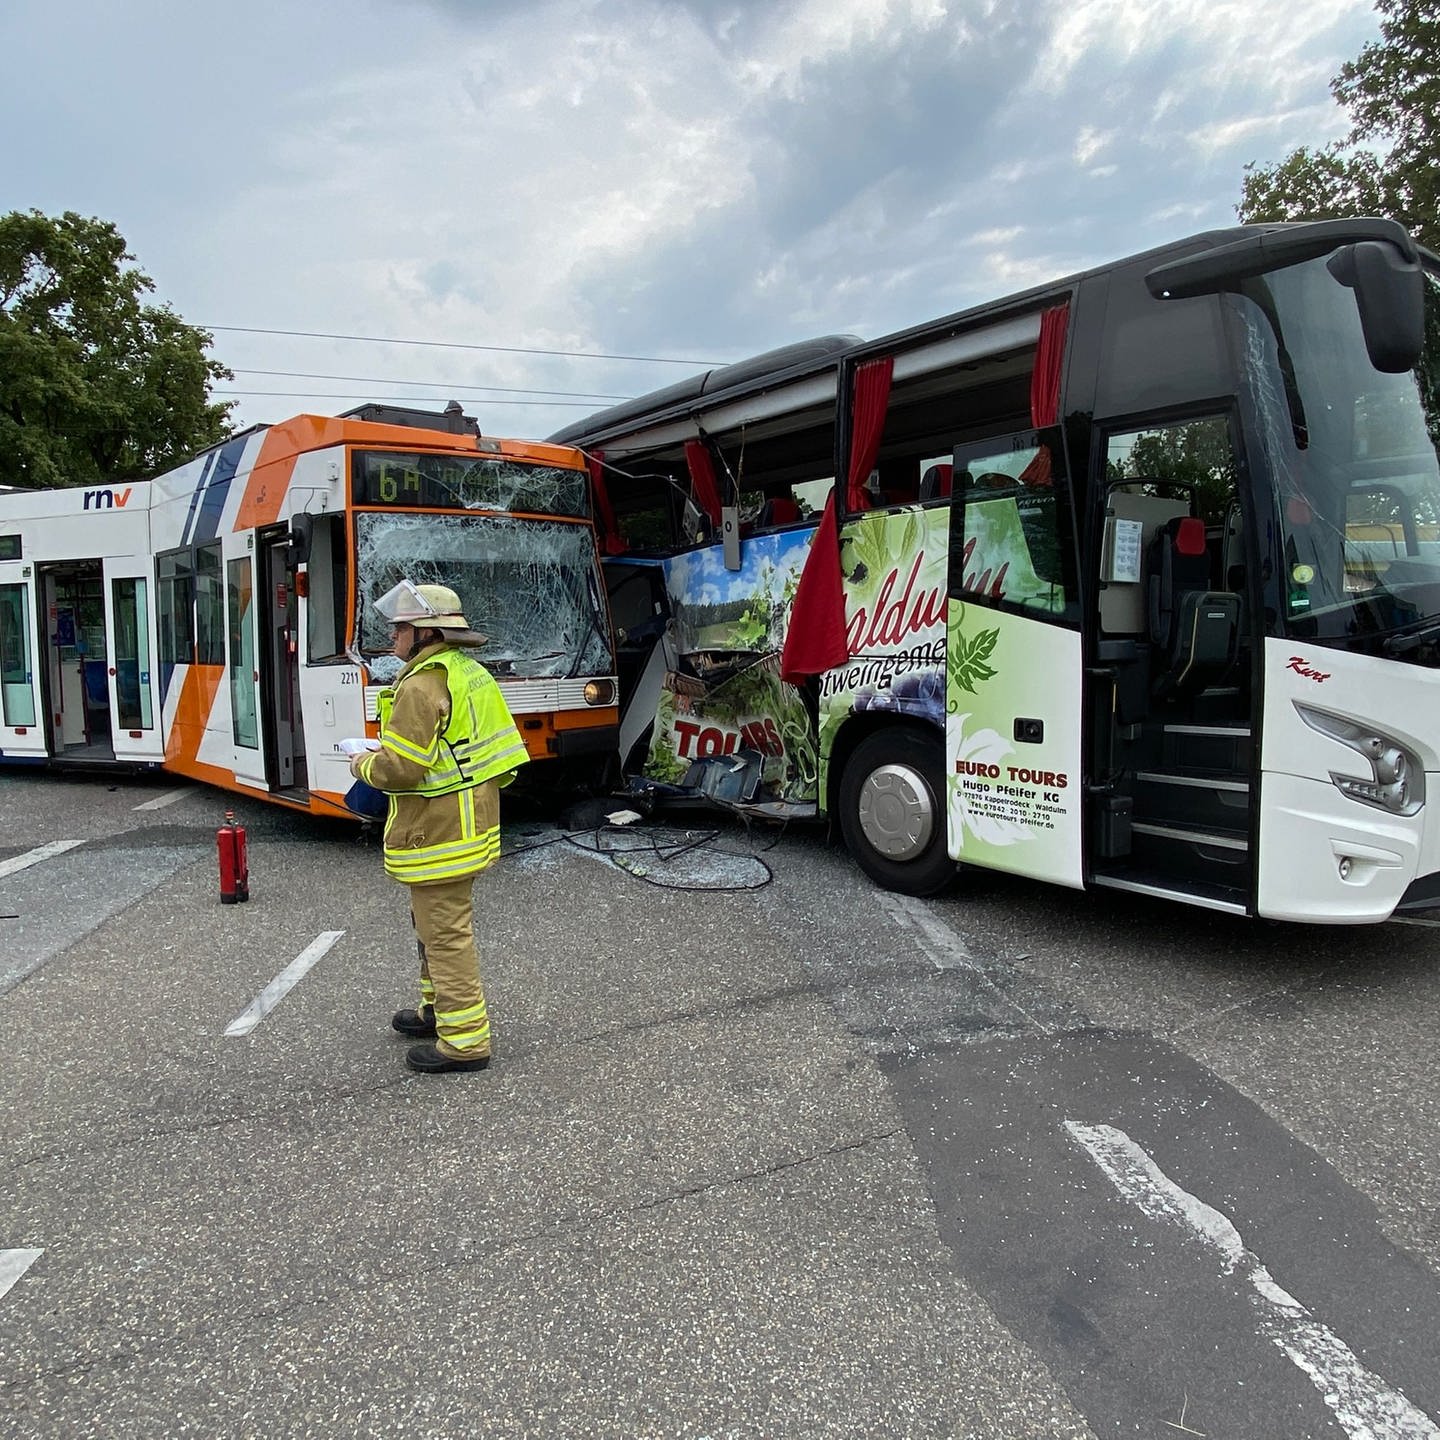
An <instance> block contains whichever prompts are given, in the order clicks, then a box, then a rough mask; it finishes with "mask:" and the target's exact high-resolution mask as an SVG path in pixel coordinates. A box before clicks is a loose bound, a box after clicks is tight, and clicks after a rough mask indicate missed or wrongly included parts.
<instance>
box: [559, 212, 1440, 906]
mask: <svg viewBox="0 0 1440 1440" xmlns="http://www.w3.org/2000/svg"><path fill="white" fill-rule="evenodd" d="M552 439H553V441H554V442H556V443H564V444H570V445H576V446H579V447H581V448H583V449H585V450H586V451H587V452H588V454H589V456H590V459H591V462H592V465H600V464H603V466H604V467H605V473H606V475H607V477H608V480H609V491H610V498H611V501H612V503H613V507H614V517H615V525H616V526H617V527H618V531H620V532H623V535H622V534H619V533H617V534H616V535H612V536H609V537H608V541H609V548H610V549H611V550H612V551H620V552H621V553H618V554H616V555H615V557H614V558H613V559H612V560H610V561H609V562H608V564H607V568H608V577H607V579H608V585H609V588H610V592H611V606H612V613H613V615H614V619H615V623H616V626H617V634H618V636H619V652H618V666H619V674H620V679H621V692H622V714H621V735H620V743H621V750H622V754H623V755H624V757H625V760H626V764H627V767H628V769H629V770H630V772H631V773H632V774H633V775H634V776H635V777H636V778H635V780H634V782H633V783H634V784H635V785H636V786H637V787H642V788H643V787H648V788H649V789H650V790H651V792H652V793H654V794H655V795H657V796H659V797H661V798H664V797H667V796H681V797H688V796H699V797H703V798H704V799H706V800H709V801H718V802H721V803H728V804H731V805H735V806H737V807H739V808H742V809H749V810H758V811H760V812H762V813H770V814H815V815H823V816H830V817H832V818H833V819H834V820H835V821H836V822H837V823H838V828H839V830H840V832H841V833H842V834H843V837H844V839H845V841H846V842H847V845H848V847H849V848H850V849H851V851H852V852H853V853H854V856H855V858H856V860H857V861H858V863H859V864H860V866H861V867H862V868H863V869H864V870H865V871H866V872H867V873H868V874H869V875H870V876H871V877H872V878H873V879H875V880H876V881H878V882H879V883H881V884H883V885H886V886H889V887H892V888H894V889H897V890H900V891H907V892H910V893H915V894H926V893H930V892H933V891H935V890H936V889H937V888H939V887H941V886H942V885H944V884H945V883H947V882H948V880H949V879H950V878H951V877H952V876H953V875H954V873H955V870H956V866H957V864H960V865H969V866H977V867H986V868H991V869H995V870H1002V871H1009V872H1013V873H1016V874H1019V875H1023V876H1029V877H1034V878H1036V879H1040V880H1046V881H1051V882H1054V883H1058V884H1061V885H1067V886H1072V887H1077V888H1080V887H1089V886H1102V887H1108V888H1110V889H1114V890H1124V891H1135V892H1142V893H1146V894H1151V895H1158V896H1166V897H1170V898H1173V899H1176V900H1179V901H1183V902H1187V903H1190V904H1193V905H1198V906H1204V907H1209V908H1211V909H1215V910H1219V911H1227V912H1235V913H1241V914H1250V915H1259V916H1268V917H1274V918H1283V919H1289V920H1305V921H1321V922H1331V923H1354V922H1363V921H1379V920H1383V919H1385V918H1387V917H1388V916H1390V915H1392V914H1393V913H1394V912H1395V911H1396V910H1397V909H1418V908H1421V907H1425V906H1434V905H1440V813H1437V808H1436V805H1434V804H1427V803H1426V802H1427V799H1430V798H1431V796H1432V793H1433V794H1434V797H1435V798H1436V799H1440V789H1437V786H1440V773H1437V772H1440V671H1437V664H1440V539H1437V536H1440V470H1437V451H1436V445H1437V439H1440V269H1437V262H1436V258H1435V257H1434V256H1433V255H1431V254H1429V253H1428V252H1425V251H1423V250H1421V249H1419V248H1418V247H1417V246H1416V245H1415V244H1414V243H1413V242H1412V240H1411V239H1410V237H1409V236H1408V235H1407V234H1406V233H1405V232H1404V231H1403V230H1402V229H1400V228H1399V227H1398V226H1396V225H1394V224H1393V223H1391V222H1388V221H1381V220H1336V221H1325V222H1315V223H1307V224H1294V225H1282V226H1245V227H1236V228H1231V229H1226V230H1219V231H1214V232H1210V233H1206V234H1200V235H1196V236H1192V237H1190V238H1188V239H1185V240H1181V241H1178V242H1176V243H1174V244H1170V245H1166V246H1164V247H1161V248H1159V249H1155V250H1151V251H1149V252H1147V253H1144V254H1140V255H1135V256H1132V257H1129V258H1126V259H1123V260H1119V261H1117V262H1115V263H1112V264H1107V265H1102V266H1099V267H1097V268H1095V269H1092V270H1088V271H1086V272H1085V273H1083V274H1078V275H1073V276H1070V277H1068V278H1066V279H1063V280H1059V281H1056V282H1055V283H1053V284H1049V285H1043V286H1040V287H1037V288H1035V289H1031V290H1028V291H1026V292H1024V293H1022V294H1017V295H1013V296H1010V297H1007V298H1005V299H1002V300H998V301H995V302H994V303H990V304H985V305H981V306H978V307H976V308H973V309H969V310H966V311H964V312H962V313H958V314H954V315H949V316H946V317H944V318H942V319H939V320H935V321H932V322H929V323H926V324H923V325H918V326H916V327H914V328H912V329H907V330H905V331H902V332H900V333H897V334H893V335H889V336H886V337H883V338H881V339H878V340H871V341H859V340H856V339H855V338H854V337H852V336H832V337H828V338H825V339H821V340H817V341H811V342H806V343H804V344H799V345H795V346H791V347H787V348H786V349H783V350H780V351H775V352H771V353H769V354H767V355H762V356H759V357H757V358H756V359H754V360H751V361H746V362H742V363H740V364H738V365H734V366H731V367H728V368H723V369H718V370H713V371H709V372H706V373H705V374H702V375H697V376H695V377H693V378H692V379H690V380H687V381H682V382H680V383H679V384H677V385H674V386H671V387H670V388H669V389H667V390H663V391H659V392H657V393H655V394H653V395H650V396H646V397H643V398H642V399H640V400H636V401H631V402H628V403H626V404H624V405H620V406H616V407H612V408H611V409H609V410H606V411H602V412H600V413H599V414H596V415H594V416H592V417H590V418H589V419H586V420H583V421H581V422H579V423H577V424H574V425H571V426H569V427H567V428H566V429H564V430H562V431H560V432H559V433H558V434H557V435H555V436H553V437H552Z"/></svg>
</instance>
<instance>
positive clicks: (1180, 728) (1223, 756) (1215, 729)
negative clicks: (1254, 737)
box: [1160, 724, 1253, 776]
mask: <svg viewBox="0 0 1440 1440" xmlns="http://www.w3.org/2000/svg"><path fill="white" fill-rule="evenodd" d="M1252 764H1253V760H1252V758H1251V746H1250V727H1249V726H1248V725H1180V724H1174V725H1166V727H1165V732H1164V738H1163V742H1162V755H1161V767H1160V768H1161V769H1163V770H1166V771H1169V772H1172V773H1173V772H1184V771H1187V770H1188V771H1195V770H1209V771H1213V772H1215V773H1216V774H1220V775H1232V776H1233V775H1248V774H1249V773H1250V769H1251V766H1252Z"/></svg>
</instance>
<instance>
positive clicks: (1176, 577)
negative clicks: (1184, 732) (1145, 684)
mask: <svg viewBox="0 0 1440 1440" xmlns="http://www.w3.org/2000/svg"><path fill="white" fill-rule="evenodd" d="M1146 558H1147V564H1146V572H1147V575H1148V585H1149V599H1150V640H1151V643H1152V644H1153V646H1154V655H1155V660H1156V668H1155V678H1154V683H1153V685H1152V690H1153V692H1154V694H1155V695H1156V696H1161V697H1163V696H1170V695H1177V694H1181V693H1184V692H1187V691H1194V690H1203V689H1204V688H1205V687H1206V686H1207V685H1211V684H1213V683H1215V682H1216V681H1217V680H1219V679H1220V678H1221V677H1222V676H1223V675H1224V673H1225V672H1226V671H1227V670H1228V669H1229V668H1230V666H1231V664H1232V663H1233V662H1234V659H1235V649H1236V643H1237V640H1238V637H1239V629H1240V597H1239V596H1238V595H1236V594H1234V593H1232V592H1231V591H1228V590H1212V589H1211V588H1210V557H1209V555H1208V554H1207V553H1206V548H1205V522H1204V521H1203V520H1200V519H1198V518H1197V517H1195V516H1193V515H1177V516H1176V517H1175V518H1174V519H1172V520H1167V521H1166V522H1165V524H1163V525H1162V526H1160V528H1159V529H1158V530H1157V531H1156V532H1155V536H1154V539H1153V540H1151V542H1150V550H1149V554H1148V556H1147V557H1146Z"/></svg>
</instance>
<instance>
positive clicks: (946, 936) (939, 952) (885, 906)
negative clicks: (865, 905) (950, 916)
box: [875, 891, 979, 970]
mask: <svg viewBox="0 0 1440 1440" xmlns="http://www.w3.org/2000/svg"><path fill="white" fill-rule="evenodd" d="M875 898H876V899H877V900H879V902H880V908H881V909H882V910H885V911H888V912H889V914H890V918H891V919H892V920H894V921H895V922H896V923H897V924H898V925H900V926H901V927H902V928H904V929H909V930H914V931H915V932H916V943H917V944H918V945H919V946H920V948H921V949H922V950H923V951H924V952H925V955H926V957H927V958H928V959H929V961H930V963H931V964H932V965H933V966H934V967H935V968H936V969H937V970H978V969H979V966H977V965H976V964H975V960H974V957H973V956H972V955H971V954H970V951H969V949H968V948H967V947H966V944H965V941H964V940H963V939H962V938H961V937H960V936H959V935H957V934H956V933H955V932H954V931H953V930H952V929H951V928H950V927H949V926H948V925H947V924H945V922H944V921H943V920H937V919H936V918H935V917H934V916H933V915H932V914H931V913H930V912H929V911H928V910H927V909H926V908H925V906H924V905H923V904H922V903H921V902H920V901H919V900H916V899H914V898H913V897H911V896H909V895H896V894H893V893H891V892H888V891H881V892H880V893H879V894H877V895H876V897H875Z"/></svg>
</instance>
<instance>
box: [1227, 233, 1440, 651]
mask: <svg viewBox="0 0 1440 1440" xmlns="http://www.w3.org/2000/svg"><path fill="white" fill-rule="evenodd" d="M1241 296H1242V298H1241V299H1240V300H1239V301H1238V302H1237V303H1238V306H1239V310H1240V313H1241V316H1242V319H1243V323H1244V335H1245V344H1246V350H1247V356H1246V358H1247V362H1248V366H1247V368H1248V371H1249V376H1250V381H1251V385H1252V387H1253V388H1252V395H1253V399H1254V406H1255V412H1256V419H1257V422H1258V423H1257V426H1256V429H1257V432H1258V440H1259V445H1260V449H1261V451H1262V454H1261V455H1260V456H1259V457H1256V458H1258V460H1259V462H1260V463H1259V465H1258V466H1257V467H1255V471H1254V473H1255V474H1256V475H1257V476H1268V477H1269V480H1270V489H1269V491H1268V493H1266V494H1263V495H1257V511H1256V513H1257V516H1258V517H1259V518H1260V532H1259V533H1260V534H1261V536H1262V537H1263V536H1265V535H1266V533H1267V532H1269V533H1270V535H1271V536H1272V537H1273V540H1272V541H1271V542H1270V543H1271V545H1272V548H1271V550H1270V552H1269V553H1267V554H1263V555H1262V559H1264V560H1268V561H1270V562H1271V563H1272V564H1274V565H1275V566H1277V567H1278V569H1279V576H1280V581H1281V584H1280V610H1281V614H1280V619H1281V623H1282V625H1283V629H1284V633H1286V634H1288V635H1291V636H1294V637H1296V638H1303V639H1308V640H1312V641H1330V642H1332V643H1336V644H1346V643H1353V644H1357V645H1359V646H1362V647H1363V646H1365V643H1366V640H1367V638H1369V639H1370V640H1371V641H1372V643H1373V642H1374V641H1376V640H1383V639H1385V638H1386V637H1388V641H1387V648H1391V650H1392V653H1398V652H1399V651H1400V650H1403V649H1404V648H1406V646H1405V644H1404V641H1405V639H1406V637H1407V636H1420V635H1423V636H1425V638H1426V639H1427V640H1428V639H1430V638H1431V637H1430V636H1429V635H1428V631H1429V630H1430V629H1431V627H1432V626H1433V625H1434V624H1435V623H1436V621H1437V619H1440V463H1437V445H1440V279H1437V277H1436V276H1435V275H1434V274H1433V273H1427V275H1426V277H1425V306H1426V312H1425V348H1424V353H1423V355H1422V357H1421V360H1420V364H1419V365H1418V366H1417V367H1416V368H1415V369H1414V370H1413V371H1410V372H1408V373H1405V374H1399V375H1389V374H1382V373H1380V372H1379V371H1377V370H1376V369H1375V368H1374V367H1373V366H1372V365H1371V363H1370V360H1369V356H1368V355H1367V353H1366V350H1365V341H1364V337H1363V334H1362V332H1361V327H1360V319H1359V316H1358V314H1357V311H1356V306H1355V296H1354V292H1352V291H1351V290H1349V289H1346V288H1345V287H1344V286H1342V285H1341V284H1340V283H1339V282H1338V281H1337V280H1336V279H1335V278H1334V277H1333V276H1332V275H1331V273H1330V271H1329V270H1328V269H1327V267H1326V261H1325V260H1324V259H1318V260H1313V261H1308V262H1306V263H1304V264H1301V265H1294V266H1290V267H1288V268H1286V269H1283V270H1277V271H1274V272H1272V273H1270V274H1268V275H1265V276H1262V277H1259V278H1257V279H1253V280H1249V281H1246V282H1245V283H1244V284H1243V286H1242V288H1241ZM1267 516H1272V517H1273V521H1267V519H1266V517H1267ZM1265 543H1266V542H1265V541H1264V540H1263V539H1262V546H1263V545H1264V544H1265Z"/></svg>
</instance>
